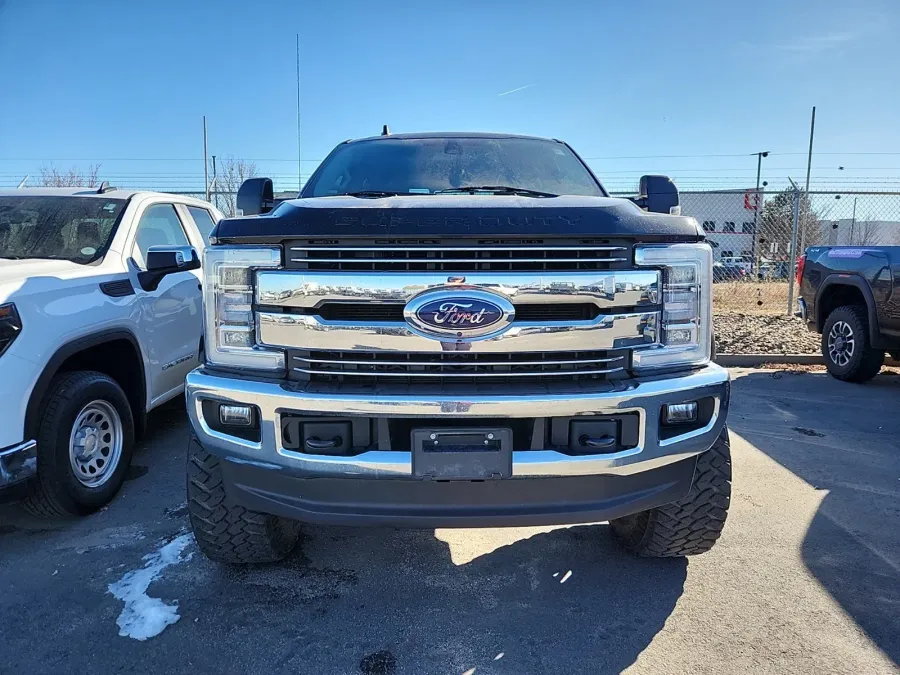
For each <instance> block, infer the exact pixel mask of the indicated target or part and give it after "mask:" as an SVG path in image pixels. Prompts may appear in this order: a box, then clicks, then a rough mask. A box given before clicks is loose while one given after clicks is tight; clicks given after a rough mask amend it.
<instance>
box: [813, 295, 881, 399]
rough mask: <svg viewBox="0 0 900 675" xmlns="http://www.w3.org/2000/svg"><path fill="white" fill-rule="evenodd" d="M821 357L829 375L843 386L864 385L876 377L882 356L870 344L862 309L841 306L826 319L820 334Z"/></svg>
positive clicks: (867, 322) (867, 326) (852, 306)
mask: <svg viewBox="0 0 900 675" xmlns="http://www.w3.org/2000/svg"><path fill="white" fill-rule="evenodd" d="M822 356H824V357H825V367H826V368H828V372H829V373H831V374H832V375H833V376H834V377H836V378H837V379H839V380H844V381H845V382H865V381H866V380H871V379H872V378H873V377H875V376H876V375H877V374H878V371H879V370H881V366H882V364H883V363H884V352H883V351H879V350H877V349H874V348H873V347H872V343H871V342H870V341H869V317H868V316H867V314H866V308H865V307H863V306H862V305H844V306H842V307H838V308H837V309H835V310H833V311H832V312H831V314H829V315H828V318H827V319H826V320H825V327H824V329H823V330H822Z"/></svg>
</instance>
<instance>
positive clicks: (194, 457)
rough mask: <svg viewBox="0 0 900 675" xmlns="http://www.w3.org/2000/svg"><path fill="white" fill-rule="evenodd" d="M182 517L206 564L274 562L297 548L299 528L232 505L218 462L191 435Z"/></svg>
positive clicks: (295, 524)
mask: <svg viewBox="0 0 900 675" xmlns="http://www.w3.org/2000/svg"><path fill="white" fill-rule="evenodd" d="M187 494H188V515H189V516H190V521H191V528H192V529H193V530H194V537H195V538H196V539H197V545H198V546H199V547H200V550H201V551H203V554H204V555H205V556H206V557H207V558H209V559H210V560H215V561H216V562H223V563H230V564H250V563H268V562H276V561H278V560H281V559H283V558H284V557H285V556H286V555H288V554H289V553H290V552H291V551H292V550H293V548H294V546H295V545H296V544H297V539H298V538H299V536H300V524H299V523H298V522H297V521H294V520H289V519H287V518H281V517H279V516H273V515H269V514H267V513H259V512H257V511H251V510H250V509H247V508H244V507H243V506H239V505H238V504H235V503H233V502H232V501H231V500H230V499H229V498H228V495H227V494H226V493H225V487H224V485H223V484H222V468H221V466H220V465H219V458H218V457H216V456H215V455H213V454H211V453H209V452H207V451H206V450H204V449H203V447H202V446H201V445H200V443H199V442H198V441H197V439H196V438H195V437H194V436H193V435H192V436H191V440H190V444H189V446H188V457H187Z"/></svg>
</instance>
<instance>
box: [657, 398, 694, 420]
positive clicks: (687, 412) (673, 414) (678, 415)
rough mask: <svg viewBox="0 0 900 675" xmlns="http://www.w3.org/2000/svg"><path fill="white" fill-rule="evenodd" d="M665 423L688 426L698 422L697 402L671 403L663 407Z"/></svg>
mask: <svg viewBox="0 0 900 675" xmlns="http://www.w3.org/2000/svg"><path fill="white" fill-rule="evenodd" d="M663 421H664V422H665V423H666V424H688V423H690V422H696V421H697V402H696V401H691V402H690V403H671V404H669V405H666V406H664V407H663Z"/></svg>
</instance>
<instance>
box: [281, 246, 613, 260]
mask: <svg viewBox="0 0 900 675" xmlns="http://www.w3.org/2000/svg"><path fill="white" fill-rule="evenodd" d="M291 250H292V251H349V252H353V251H377V252H381V253H385V252H387V253H391V252H394V251H403V252H415V251H435V252H441V251H462V252H465V253H469V252H474V251H625V250H627V249H626V247H624V246H516V247H506V246H441V247H440V248H429V247H427V246H391V247H389V248H386V247H384V246H381V247H374V246H291ZM604 260H606V258H604Z"/></svg>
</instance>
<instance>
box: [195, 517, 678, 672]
mask: <svg viewBox="0 0 900 675" xmlns="http://www.w3.org/2000/svg"><path fill="white" fill-rule="evenodd" d="M305 532H306V534H305V536H304V538H303V541H302V542H301V545H300V547H299V548H298V551H297V553H296V554H295V555H294V556H293V557H292V558H291V559H290V560H288V561H286V562H285V563H283V564H281V565H278V566H260V567H250V568H237V569H235V568H228V567H220V566H216V565H212V564H211V563H207V562H206V561H202V566H203V567H204V570H205V574H203V575H202V576H204V577H205V580H204V581H205V583H198V584H197V585H196V586H195V587H194V589H193V591H194V592H193V593H192V595H193V597H192V599H191V601H190V602H185V603H183V604H182V607H183V608H184V609H185V610H186V611H188V612H189V611H190V607H191V605H195V606H196V607H197V608H199V607H203V613H204V615H207V616H208V615H214V616H216V617H218V618H220V620H221V623H220V624H219V626H218V629H219V630H221V631H222V632H223V635H222V636H221V638H217V639H216V643H217V644H218V645H221V646H224V645H231V644H235V641H237V643H240V641H241V639H242V637H243V636H245V635H247V633H248V631H251V630H252V631H253V634H254V643H255V644H254V651H255V652H256V658H257V659H259V658H260V657H261V655H266V654H268V655H270V656H271V659H272V660H271V662H269V663H268V664H266V670H269V671H271V672H320V673H330V672H336V673H349V672H363V673H365V675H392V674H393V673H395V672H396V673H416V674H420V673H432V672H433V673H447V672H451V673H453V672H455V673H465V672H467V671H469V670H470V669H473V668H474V669H476V670H477V673H478V675H482V674H487V673H494V672H504V673H510V672H513V673H582V672H583V673H587V672H590V673H618V672H621V671H622V670H623V669H624V668H626V667H628V666H629V665H631V664H632V663H634V661H635V659H636V658H637V656H638V655H639V654H640V653H641V652H642V651H643V650H644V649H645V648H646V647H647V646H648V645H649V643H650V642H651V640H652V639H653V637H654V636H655V635H656V634H657V633H658V632H659V631H660V630H661V629H662V628H663V625H664V624H665V622H666V619H667V618H668V617H669V615H670V614H671V613H672V611H673V609H674V607H675V604H676V602H677V601H678V598H679V597H680V596H681V594H682V591H683V587H684V582H685V577H686V573H687V561H685V560H683V559H681V560H679V559H670V560H649V559H639V558H635V557H633V556H631V555H628V554H626V553H624V552H622V551H621V550H620V549H619V548H618V545H617V544H616V543H615V542H614V541H613V540H612V538H611V536H610V535H609V533H608V532H607V528H606V526H579V527H572V528H563V529H556V530H552V531H549V532H546V531H545V532H539V533H537V534H533V536H530V537H529V536H527V535H528V534H531V533H532V532H533V531H525V530H506V531H504V532H505V535H504V534H501V536H500V537H499V539H500V540H501V541H508V542H509V543H507V544H505V545H500V547H499V548H493V546H494V545H495V542H496V541H497V540H498V537H497V536H496V532H497V531H496V530H494V531H493V535H492V536H483V535H482V534H480V533H479V532H478V531H475V530H437V531H436V532H434V531H431V530H391V529H380V528H379V529H368V528H367V529H357V528H322V527H313V526H308V527H307V528H306V530H305ZM523 537H527V538H523ZM196 580H197V581H200V579H196ZM182 597H183V596H182ZM187 625H188V626H190V625H191V624H190V622H189V621H188V622H187ZM207 630H208V626H207ZM179 632H181V631H179ZM185 639H188V640H189V639H190V638H189V637H187V636H185ZM226 649H229V648H227V647H226ZM223 656H224V655H223ZM241 658H242V657H241V655H240V653H239V652H238V651H236V652H235V653H232V654H229V655H227V657H225V658H224V659H223V664H227V663H230V662H232V661H231V659H238V661H240V659H241ZM262 658H263V660H264V661H265V660H267V657H265V656H263V657H262ZM247 665H248V666H249V665H250V664H247ZM262 665H263V664H262V663H260V662H259V660H257V661H255V662H254V663H253V666H254V667H256V668H259V667H261V666H262Z"/></svg>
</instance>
